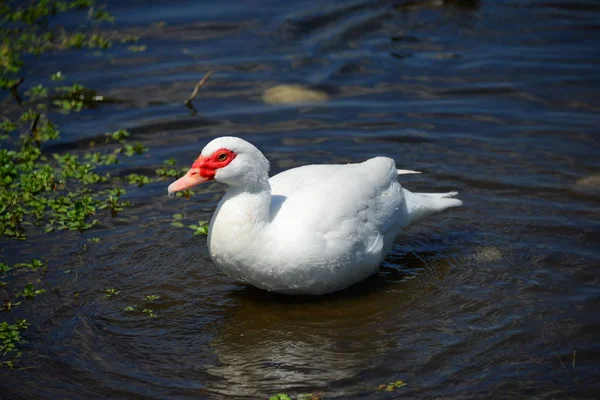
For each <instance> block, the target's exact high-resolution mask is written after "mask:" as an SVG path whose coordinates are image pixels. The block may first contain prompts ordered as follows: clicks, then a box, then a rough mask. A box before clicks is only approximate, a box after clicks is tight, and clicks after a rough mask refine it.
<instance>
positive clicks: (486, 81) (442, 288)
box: [0, 0, 600, 399]
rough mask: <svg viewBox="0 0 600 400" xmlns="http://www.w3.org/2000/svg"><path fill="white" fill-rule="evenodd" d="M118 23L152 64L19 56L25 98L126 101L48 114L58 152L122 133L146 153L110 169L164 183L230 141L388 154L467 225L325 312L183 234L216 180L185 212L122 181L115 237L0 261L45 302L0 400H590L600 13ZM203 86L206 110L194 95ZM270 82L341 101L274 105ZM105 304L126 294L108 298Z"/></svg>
mask: <svg viewBox="0 0 600 400" xmlns="http://www.w3.org/2000/svg"><path fill="white" fill-rule="evenodd" d="M108 5H109V7H108V9H109V11H111V12H112V13H113V14H114V15H115V16H116V18H117V24H116V25H115V27H114V28H113V29H114V30H116V33H117V34H118V35H123V36H124V35H132V34H133V35H139V36H140V37H141V39H140V41H139V43H137V44H138V45H145V46H147V49H146V51H144V52H139V53H132V52H130V51H128V50H127V49H126V46H119V45H117V46H114V47H113V48H111V49H109V50H107V51H106V52H103V53H94V52H91V51H90V52H82V51H68V52H64V53H59V54H54V55H45V56H43V57H41V58H39V59H36V60H30V61H29V72H28V76H29V77H31V79H29V83H30V84H33V83H38V82H41V83H44V82H43V80H44V79H45V77H48V76H49V75H50V73H52V72H55V71H57V70H61V71H62V72H63V73H64V74H66V76H67V77H68V78H69V80H70V81H78V82H80V83H81V84H83V85H84V86H86V87H90V88H94V89H96V90H98V91H99V93H100V94H102V95H104V96H108V97H111V98H113V99H117V100H118V101H117V102H114V103H106V104H101V105H100V106H99V107H98V108H96V109H93V110H85V111H83V112H82V113H80V114H77V115H76V116H75V117H69V118H64V121H63V120H59V123H60V126H61V131H62V133H63V139H62V140H61V142H60V143H56V144H54V145H53V147H51V148H49V149H48V150H49V151H50V150H52V151H79V150H78V149H80V148H84V147H85V146H87V144H85V143H87V141H86V140H87V139H89V138H93V137H97V136H99V135H102V134H103V133H104V132H107V131H112V130H115V129H117V128H126V129H128V130H129V131H130V132H131V133H132V139H133V140H136V141H141V142H142V143H144V144H145V145H146V146H148V147H149V152H148V153H147V156H145V157H141V158H139V157H138V158H135V159H131V161H130V162H129V164H127V163H126V164H121V165H120V167H119V170H118V171H117V173H119V174H127V173H131V172H138V173H144V172H145V173H152V171H153V170H154V169H155V168H158V167H160V166H161V165H162V162H163V160H165V159H167V158H176V159H177V160H178V162H179V163H180V164H181V165H187V164H191V162H192V161H193V160H194V158H195V156H196V155H197V154H198V153H199V151H200V150H201V149H202V147H203V146H204V144H206V143H207V142H208V141H209V140H210V139H212V138H214V137H217V136H223V135H236V136H240V137H243V138H244V139H247V140H249V141H251V142H252V143H254V144H256V145H257V146H258V147H259V148H261V149H262V150H263V151H264V152H265V154H266V156H267V157H268V158H269V159H270V160H271V161H272V170H273V172H278V171H281V170H284V169H287V168H290V167H293V166H298V165H303V164H308V163H332V162H351V161H362V160H364V159H366V158H368V157H372V156H375V155H385V156H389V157H393V158H394V159H396V161H397V163H398V166H399V167H400V168H411V169H417V170H420V171H423V172H424V174H422V175H418V176H406V177H402V179H401V181H402V183H403V184H404V185H405V186H406V187H407V188H409V189H411V190H415V191H427V192H436V191H449V190H454V189H456V190H458V191H459V192H460V193H461V194H460V197H461V198H462V199H463V200H464V202H465V206H464V207H462V208H460V209H454V210H452V211H451V212H448V213H445V214H443V215H438V216H436V217H433V218H431V219H430V220H428V221H426V222H425V223H422V224H420V225H418V226H414V227H411V228H410V229H409V230H408V231H407V232H406V235H405V236H401V237H399V238H398V240H397V244H396V245H395V246H394V249H393V253H392V254H391V255H390V256H389V257H388V258H387V259H386V261H385V263H384V265H383V266H382V268H381V271H380V274H379V276H377V277H374V278H372V279H370V280H368V281H367V282H364V283H362V284H359V285H356V286H354V287H352V288H350V289H349V290H346V291H344V292H341V293H337V294H333V295H329V296H325V297H322V298H314V299H311V298H308V299H307V298H293V297H285V296H276V295H272V294H269V293H265V292H261V291H259V290H256V289H253V288H247V287H244V286H243V285H241V284H238V283H236V282H234V281H232V280H231V279H229V278H228V277H226V276H224V275H223V274H221V273H219V272H218V271H217V270H216V269H215V267H214V265H213V264H212V262H211V261H210V259H209V257H208V254H207V250H206V238H205V237H202V236H193V235H192V233H191V231H190V230H188V229H178V228H175V227H172V226H171V221H172V217H171V216H172V215H173V214H175V213H177V212H183V213H184V216H185V220H186V222H188V221H189V222H192V221H197V220H202V219H209V217H210V215H211V213H212V210H213V209H214V207H215V205H216V203H217V201H218V199H219V198H220V196H221V195H222V193H223V187H222V186H220V185H218V184H214V185H209V186H205V187H201V188H199V189H198V190H196V192H197V194H196V196H195V197H194V198H193V199H188V200H186V199H182V198H175V199H170V198H168V197H167V196H166V185H167V182H162V183H160V182H159V183H153V184H150V185H147V186H144V187H142V188H134V187H131V188H129V189H128V194H127V198H128V199H129V200H131V201H132V202H134V207H133V208H132V209H129V210H128V211H126V212H124V213H122V214H121V215H119V216H118V217H117V218H114V219H108V221H107V222H106V223H105V224H104V225H103V226H102V227H100V228H96V229H94V230H92V231H90V232H86V233H85V234H78V233H65V232H62V233H57V234H50V235H46V236H39V237H36V238H33V240H28V241H27V242H25V243H15V242H12V241H7V240H5V239H3V243H2V248H1V251H0V252H1V253H0V255H1V256H2V258H3V259H4V260H5V261H6V262H11V261H13V260H15V261H22V259H23V258H28V257H33V256H35V257H38V258H43V259H46V260H48V263H49V265H50V266H52V268H51V269H49V272H48V275H47V278H46V279H47V282H46V285H47V286H46V287H48V288H54V289H53V290H51V291H50V293H48V294H46V295H44V296H41V297H39V298H37V299H36V300H35V301H34V302H31V301H29V302H26V304H24V305H23V306H21V308H20V309H19V311H18V312H22V313H23V315H25V316H27V317H28V318H29V319H30V320H31V322H32V327H31V328H30V329H29V330H28V331H27V332H26V338H27V340H28V342H29V343H28V344H27V345H26V349H25V355H24V357H23V361H22V362H23V363H24V365H25V366H28V367H31V368H28V369H25V370H21V371H16V372H14V373H11V372H10V371H8V369H6V368H2V369H0V378H1V380H0V389H1V394H0V397H2V398H7V399H21V398H23V399H25V398H27V399H31V398H61V399H62V398H73V399H75V398H90V399H92V398H115V399H116V398H155V399H167V398H168V399H184V398H185V399H191V398H194V399H196V398H215V399H221V398H222V399H225V398H232V397H234V398H238V397H239V398H249V399H250V398H252V399H260V398H266V397H267V396H268V395H270V394H274V393H278V392H287V393H300V392H314V391H320V392H323V393H324V394H325V397H326V398H345V399H389V398H399V397H405V398H445V399H455V398H486V397H494V398H594V397H595V396H597V395H598V393H599V390H600V382H599V377H600V345H599V344H600V287H599V284H600V281H599V277H600V246H599V244H600V240H599V239H600V238H599V233H598V232H599V228H600V217H599V207H598V205H599V203H598V200H599V199H600V189H599V188H600V183H599V182H600V178H599V174H600V152H599V150H600V149H599V146H598V138H597V137H598V136H597V135H598V134H599V133H600V128H599V126H600V114H599V113H600V95H599V91H600V73H599V71H600V66H599V64H600V63H599V61H600V52H599V47H600V46H599V43H600V41H599V36H600V35H599V33H600V3H598V2H597V1H591V0H590V1H568V0H555V1H518V0H512V1H491V0H490V1H474V0H473V1H459V0H455V1H449V0H447V1H441V0H432V1H423V2H420V1H404V2H402V1H364V0H363V1H350V2H333V1H330V2H326V1H321V2H300V1H274V0H271V1H252V2H246V1H242V0H234V1H219V2H196V1H192V0H187V1H186V0H177V1H166V0H163V1H141V0H121V1H109V2H108ZM63 22H64V23H65V24H66V25H67V26H69V24H75V22H72V21H70V20H68V19H65V21H63ZM158 22H164V23H165V24H164V25H163V24H157V23H158ZM209 69H212V70H214V71H215V73H214V75H213V77H212V78H211V80H210V81H209V84H208V85H207V86H206V87H205V88H204V89H203V90H202V92H201V94H200V96H199V97H198V99H197V100H196V102H195V106H196V108H197V109H198V112H197V113H192V112H191V111H190V110H188V109H187V108H185V107H184V106H183V100H185V99H186V98H187V97H188V96H189V93H190V92H191V90H192V88H193V86H194V84H195V82H196V81H197V80H198V79H199V78H201V77H202V76H203V75H204V73H206V72H207V71H208V70H209ZM279 84H303V85H306V86H309V87H312V88H314V89H318V90H321V91H323V92H325V93H327V95H328V96H329V101H327V102H323V103H315V104H303V105H300V106H298V105H272V104H265V102H264V101H263V93H264V92H265V91H266V90H267V89H269V88H270V87H273V86H275V85H279ZM26 88H27V87H26V85H25V84H24V90H25V89H26ZM84 144H85V146H84ZM91 237H101V238H102V241H101V243H99V244H95V245H89V243H88V242H86V240H87V239H88V238H91ZM86 243H88V249H87V251H83V250H82V247H83V245H84V244H86ZM65 270H71V271H72V272H71V273H70V274H65V273H64V271H65ZM109 287H114V288H118V289H119V290H121V294H120V295H119V296H118V297H116V298H114V299H111V300H106V299H105V298H104V289H105V288H109ZM76 292H78V293H79V296H78V297H76V296H74V293H76ZM146 295H158V296H160V299H158V300H156V301H155V302H154V309H155V310H156V311H155V312H156V314H157V317H155V318H148V317H147V316H145V315H143V314H141V313H127V312H124V311H123V309H124V308H125V307H127V306H130V305H133V304H137V305H138V306H141V307H143V306H144V304H145V303H144V301H143V300H142V297H143V296H146ZM399 379H402V380H404V381H406V382H407V383H408V386H407V387H405V388H403V389H401V390H399V391H398V392H396V393H385V392H377V391H376V390H375V388H376V387H377V386H378V385H379V384H381V383H387V382H390V381H395V380H399ZM596 398H597V397H596Z"/></svg>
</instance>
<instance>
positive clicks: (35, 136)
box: [29, 113, 40, 146]
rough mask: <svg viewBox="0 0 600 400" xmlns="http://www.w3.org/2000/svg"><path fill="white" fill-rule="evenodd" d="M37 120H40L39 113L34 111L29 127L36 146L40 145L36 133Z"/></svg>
mask: <svg viewBox="0 0 600 400" xmlns="http://www.w3.org/2000/svg"><path fill="white" fill-rule="evenodd" d="M39 120H40V114H39V113H35V119H34V120H33V122H32V123H31V127H30V128H29V132H30V133H31V137H32V138H33V140H35V142H36V143H37V144H38V146H39V145H40V140H39V139H38V135H37V124H38V121H39Z"/></svg>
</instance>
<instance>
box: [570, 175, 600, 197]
mask: <svg viewBox="0 0 600 400" xmlns="http://www.w3.org/2000/svg"><path fill="white" fill-rule="evenodd" d="M575 190H577V191H578V192H583V193H588V194H595V195H600V174H597V175H590V176H586V177H584V178H580V179H577V182H575Z"/></svg>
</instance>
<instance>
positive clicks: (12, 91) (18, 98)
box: [10, 77, 25, 105]
mask: <svg viewBox="0 0 600 400" xmlns="http://www.w3.org/2000/svg"><path fill="white" fill-rule="evenodd" d="M24 80H25V78H23V77H21V78H19V80H18V81H17V82H15V84H14V85H12V86H11V87H10V94H12V95H13V97H14V98H15V100H16V101H17V103H19V105H20V104H21V103H22V102H23V100H21V96H19V91H18V90H17V89H18V88H19V85H20V84H21V83H23V81H24Z"/></svg>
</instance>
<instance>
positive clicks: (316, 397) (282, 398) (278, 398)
mask: <svg viewBox="0 0 600 400" xmlns="http://www.w3.org/2000/svg"><path fill="white" fill-rule="evenodd" d="M322 398H323V396H322V395H321V394H320V393H302V394H299V395H297V396H296V397H290V396H289V395H287V394H285V393H278V394H276V395H273V396H270V397H269V400H321V399H322Z"/></svg>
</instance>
